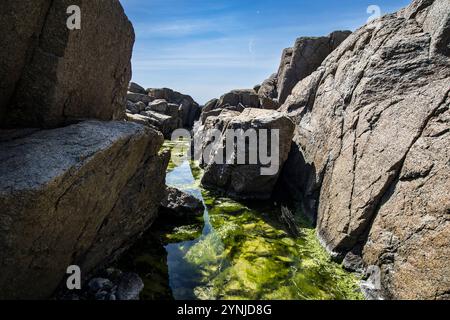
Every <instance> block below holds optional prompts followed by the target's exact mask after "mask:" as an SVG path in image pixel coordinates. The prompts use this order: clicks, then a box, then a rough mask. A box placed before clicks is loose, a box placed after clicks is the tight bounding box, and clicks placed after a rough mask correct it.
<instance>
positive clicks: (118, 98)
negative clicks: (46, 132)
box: [0, 0, 134, 127]
mask: <svg viewBox="0 0 450 320" xmlns="http://www.w3.org/2000/svg"><path fill="white" fill-rule="evenodd" d="M71 5H78V6H79V7H80V8H81V12H82V19H81V21H82V26H81V29H80V30H69V29H68V28H67V26H66V23H67V19H68V18H69V15H68V14H67V13H66V11H67V8H68V7H69V6H71ZM133 43H134V31H133V27H132V25H131V23H130V22H129V21H128V19H127V17H126V15H125V13H124V11H123V8H122V6H121V5H120V2H119V1H118V0H109V1H90V0H61V1H50V0H33V1H30V0H23V1H16V0H5V1H2V5H1V8H0V47H1V48H2V50H1V52H0V61H1V62H0V79H1V80H0V126H2V127H16V126H30V127H55V126H60V125H63V124H66V123H70V122H73V121H75V120H79V119H87V118H95V119H101V120H115V119H123V118H124V116H125V107H124V106H125V94H126V91H127V86H128V82H129V80H130V77H131V63H130V58H131V52H132V47H133Z"/></svg>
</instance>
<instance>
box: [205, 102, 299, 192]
mask: <svg viewBox="0 0 450 320" xmlns="http://www.w3.org/2000/svg"><path fill="white" fill-rule="evenodd" d="M224 111H225V110H224ZM230 113H231V116H230ZM233 113H237V112H235V111H225V112H224V113H223V115H222V114H221V115H219V116H218V117H216V118H217V119H214V117H210V118H207V121H206V124H205V126H204V129H203V130H204V131H203V132H202V133H199V132H197V138H198V137H201V138H202V139H203V141H208V140H209V138H210V136H209V133H208V130H207V128H208V127H213V128H214V129H218V130H220V131H221V132H222V135H221V137H220V140H219V142H218V143H215V144H213V145H212V146H213V148H212V151H211V154H212V155H213V158H211V159H206V160H207V161H208V162H207V163H206V165H207V166H206V169H205V173H204V176H203V179H202V184H203V185H205V186H208V187H213V188H217V189H220V190H222V191H224V192H226V193H227V194H228V195H230V196H233V197H237V198H244V199H266V198H270V196H271V194H272V191H273V188H274V186H275V184H276V182H277V179H278V177H279V174H280V171H281V168H282V166H283V164H284V162H285V161H286V159H287V157H288V154H289V150H290V147H291V141H292V136H293V132H294V124H293V122H292V121H291V120H290V119H289V118H288V117H286V116H284V115H283V114H281V113H279V112H277V111H273V110H263V109H253V108H247V109H245V110H244V111H243V112H242V113H240V114H238V115H233ZM221 118H222V119H221ZM221 126H223V127H221ZM205 128H206V130H205ZM239 130H242V132H243V134H242V135H239ZM263 131H264V133H263ZM231 132H233V133H236V134H238V137H239V138H238V141H239V140H241V141H242V142H241V143H236V141H234V138H233V135H230V133H231ZM252 132H253V135H252ZM273 133H278V138H277V137H276V136H272V134H273ZM246 134H248V139H247V138H246V137H245V136H244V135H246ZM264 135H265V136H266V137H269V138H268V140H267V144H264V143H263V142H262V141H263V136H264ZM227 144H229V145H228V146H227ZM268 144H269V145H270V146H271V147H272V149H271V152H272V154H271V157H272V158H271V159H270V163H267V162H264V161H263V159H262V158H261V153H262V154H264V155H267V151H268V148H269V146H268ZM275 147H278V148H275ZM227 154H228V155H227ZM218 160H220V161H221V163H219V161H218ZM269 168H270V169H269Z"/></svg>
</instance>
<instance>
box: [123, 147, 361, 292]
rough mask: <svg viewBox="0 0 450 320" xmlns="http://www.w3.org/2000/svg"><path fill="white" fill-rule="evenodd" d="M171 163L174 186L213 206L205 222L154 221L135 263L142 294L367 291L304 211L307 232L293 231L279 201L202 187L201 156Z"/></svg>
mask: <svg viewBox="0 0 450 320" xmlns="http://www.w3.org/2000/svg"><path fill="white" fill-rule="evenodd" d="M173 146H174V144H173V143H171V142H170V143H167V144H166V147H168V148H173ZM172 152H173V151H172ZM189 166H190V169H189ZM168 170H169V171H170V172H171V173H170V175H169V176H168V180H169V181H170V182H171V183H172V184H173V185H175V186H176V187H177V188H180V189H183V190H185V191H187V192H190V193H193V194H196V195H197V196H199V197H202V199H203V201H204V203H205V205H206V207H207V213H206V214H205V217H204V222H203V220H202V221H199V222H198V223H194V224H189V225H184V226H174V227H170V226H168V225H167V223H164V224H163V225H162V226H161V225H159V226H158V225H155V228H156V229H154V231H151V232H149V234H150V235H151V237H153V240H155V237H156V238H157V240H156V241H154V242H153V243H152V244H150V242H147V243H145V242H144V245H141V246H140V247H137V248H135V249H134V256H132V257H128V266H130V264H131V266H132V267H134V268H135V269H136V270H137V272H138V273H139V274H140V275H141V276H142V277H143V278H144V282H145V284H146V289H145V291H144V294H143V298H148V299H152V298H155V297H156V298H157V297H161V296H164V295H165V294H166V295H167V293H168V292H171V294H172V296H173V297H174V298H175V299H224V300H227V299H239V300H246V299H362V298H363V297H362V294H361V293H360V291H359V289H358V281H359V279H358V278H357V277H356V276H355V275H353V274H351V273H348V272H346V271H344V270H343V269H342V267H341V266H340V265H339V264H337V263H335V262H333V261H332V260H331V258H330V256H329V254H328V253H327V252H326V250H325V249H324V248H323V247H322V246H321V245H320V243H319V241H318V239H317V237H316V234H315V229H314V228H312V227H311V226H310V224H309V223H308V222H307V221H306V220H305V219H303V218H302V215H301V213H300V212H297V213H296V214H295V218H296V225H298V226H299V231H300V232H299V233H300V236H298V237H292V236H291V235H290V232H289V229H288V228H287V227H286V226H285V225H284V224H283V223H282V222H281V220H280V219H279V217H280V208H278V207H276V206H275V205H274V204H273V203H270V202H257V203H247V202H246V203H243V202H239V201H234V200H231V199H229V198H226V197H223V195H221V194H220V193H216V192H211V191H207V190H203V189H201V187H200V180H201V177H202V174H203V173H202V170H201V169H200V168H199V166H198V164H197V163H195V162H189V163H187V165H186V162H184V163H183V165H181V166H180V165H176V164H175V163H173V165H172V166H169V169H168ZM151 246H156V247H158V246H159V247H158V248H159V249H158V250H156V249H155V248H152V247H151ZM161 248H163V249H162V250H161ZM140 250H141V251H140ZM161 253H163V254H161ZM155 254H160V256H159V258H158V257H155V256H154V255H155ZM155 282H156V283H155ZM147 284H148V286H149V288H147ZM168 288H169V289H168ZM153 291H154V292H153Z"/></svg>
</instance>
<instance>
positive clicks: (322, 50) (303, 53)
mask: <svg viewBox="0 0 450 320" xmlns="http://www.w3.org/2000/svg"><path fill="white" fill-rule="evenodd" d="M350 34H351V32H350V31H335V32H333V33H331V34H330V35H328V36H327V37H302V38H298V39H297V40H296V41H295V45H294V47H292V48H287V49H284V51H283V54H282V56H281V62H280V67H279V68H278V73H275V74H273V75H271V76H270V77H269V78H268V79H267V80H265V81H264V82H263V83H262V84H261V87H260V88H259V90H258V95H259V96H260V104H261V107H262V108H263V109H278V107H279V106H280V105H282V104H283V103H284V102H285V101H286V98H287V97H288V96H289V95H290V94H291V92H292V89H293V88H294V87H295V85H296V84H297V83H298V82H299V81H301V80H303V79H304V78H306V77H307V76H309V75H310V74H311V73H313V72H314V71H316V70H317V68H318V67H319V66H320V65H321V64H322V62H323V61H324V60H325V58H326V57H327V56H328V55H329V54H330V53H331V52H333V51H334V50H335V49H336V48H337V47H338V46H339V45H340V44H341V43H342V42H343V41H344V40H345V39H346V38H347V37H348V36H349V35H350Z"/></svg>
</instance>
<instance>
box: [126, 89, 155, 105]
mask: <svg viewBox="0 0 450 320" xmlns="http://www.w3.org/2000/svg"><path fill="white" fill-rule="evenodd" d="M127 100H128V101H130V102H133V103H138V102H142V103H144V104H146V105H148V104H149V103H152V102H153V101H154V100H155V99H154V98H152V97H150V96H148V95H147V94H142V93H134V92H128V93H127Z"/></svg>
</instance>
